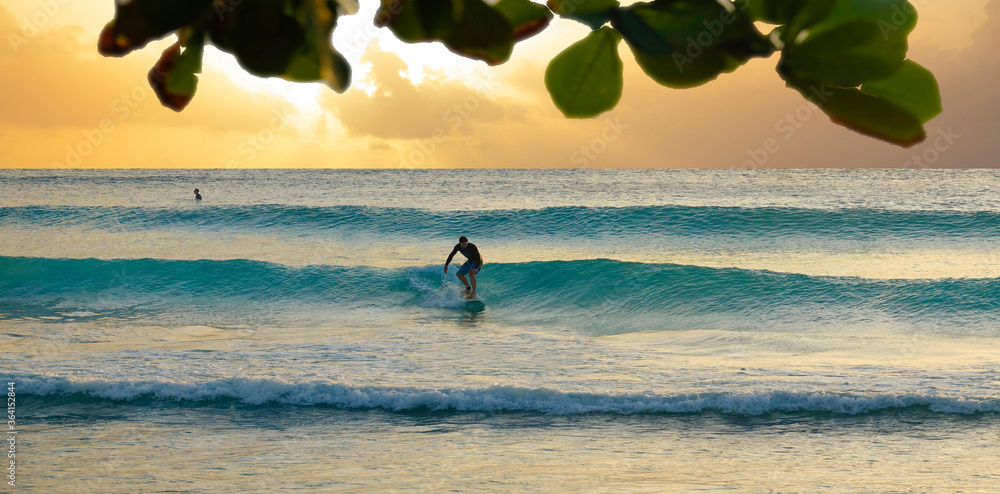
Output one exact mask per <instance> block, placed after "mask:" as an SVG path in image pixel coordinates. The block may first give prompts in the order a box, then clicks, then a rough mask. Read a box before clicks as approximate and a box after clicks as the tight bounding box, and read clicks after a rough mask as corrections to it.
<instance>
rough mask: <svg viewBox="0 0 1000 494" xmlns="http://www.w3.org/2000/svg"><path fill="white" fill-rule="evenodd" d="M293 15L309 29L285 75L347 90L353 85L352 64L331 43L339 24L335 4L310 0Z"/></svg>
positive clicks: (290, 61)
mask: <svg viewBox="0 0 1000 494" xmlns="http://www.w3.org/2000/svg"><path fill="white" fill-rule="evenodd" d="M309 2H312V3H311V4H310V3H309ZM309 7H311V8H309ZM331 7H333V8H331ZM293 14H294V15H296V18H297V19H298V20H299V22H300V23H302V24H304V25H305V27H306V28H307V29H306V31H305V32H306V39H305V42H304V43H303V44H302V46H301V47H300V48H299V50H297V51H296V52H295V53H294V54H293V55H292V58H291V60H289V63H288V66H287V67H286V68H285V71H284V73H283V74H282V77H283V78H284V79H286V80H289V81H294V82H315V81H323V82H324V83H326V85H327V86H329V87H330V88H331V89H333V90H334V91H337V92H338V93H342V92H344V91H346V90H347V88H348V87H350V84H351V66H350V64H349V63H348V62H347V59H345V58H344V57H343V56H342V55H341V54H340V53H338V52H337V50H335V49H334V48H333V45H331V44H330V37H331V35H332V32H333V28H334V27H335V26H336V24H337V10H336V6H331V5H330V3H329V2H327V1H325V0H307V1H306V2H304V3H303V4H302V6H301V7H300V8H299V10H298V12H293Z"/></svg>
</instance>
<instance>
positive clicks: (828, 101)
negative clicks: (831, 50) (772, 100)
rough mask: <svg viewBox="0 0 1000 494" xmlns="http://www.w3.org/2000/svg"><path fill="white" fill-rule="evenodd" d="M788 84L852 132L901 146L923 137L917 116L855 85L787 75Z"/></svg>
mask: <svg viewBox="0 0 1000 494" xmlns="http://www.w3.org/2000/svg"><path fill="white" fill-rule="evenodd" d="M788 85H789V87H792V88H794V89H796V90H798V91H799V92H800V93H801V94H802V95H803V96H805V97H806V98H807V99H810V100H811V101H813V102H814V103H816V104H817V105H819V107H820V109H822V110H823V112H824V113H826V114H827V115H829V117H830V120H832V121H833V122H834V123H836V124H839V125H843V126H845V127H847V128H850V129H852V130H854V131H855V132H859V133H861V134H865V135H868V136H871V137H875V138H878V139H882V140H885V141H888V142H891V143H893V144H896V145H899V146H903V147H910V146H913V145H915V144H918V143H920V142H922V141H923V140H924V139H925V138H926V137H927V133H926V132H925V131H924V128H923V125H922V123H921V122H920V120H919V119H918V118H917V117H915V116H913V115H912V114H911V113H910V112H909V111H907V109H906V108H904V107H902V106H900V105H898V104H896V103H894V102H893V101H891V100H890V99H888V98H881V97H879V96H875V95H872V94H866V93H864V92H862V91H861V90H860V89H856V88H836V87H827V86H825V85H824V84H823V83H822V82H816V81H805V80H795V79H791V80H789V81H788Z"/></svg>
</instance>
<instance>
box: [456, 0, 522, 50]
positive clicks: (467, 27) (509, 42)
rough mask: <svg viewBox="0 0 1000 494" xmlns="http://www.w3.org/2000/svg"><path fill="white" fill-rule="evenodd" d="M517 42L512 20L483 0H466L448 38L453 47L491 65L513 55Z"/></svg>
mask: <svg viewBox="0 0 1000 494" xmlns="http://www.w3.org/2000/svg"><path fill="white" fill-rule="evenodd" d="M514 43H515V41H514V29H513V28H512V27H511V25H510V23H509V22H507V19H505V18H504V16H503V15H502V14H500V12H498V11H497V10H495V9H494V8H493V7H490V6H489V5H487V4H486V3H485V2H483V0H463V2H462V19H461V21H459V23H458V24H457V25H456V26H455V28H454V29H453V30H452V32H451V34H450V35H449V36H448V37H447V38H445V39H444V44H445V46H447V47H448V49H449V50H451V51H453V52H455V53H458V54H459V55H463V56H465V57H468V58H474V59H476V60H482V61H484V62H486V63H488V64H490V65H497V64H500V63H503V62H506V61H507V60H508V59H510V55H511V53H513V51H514Z"/></svg>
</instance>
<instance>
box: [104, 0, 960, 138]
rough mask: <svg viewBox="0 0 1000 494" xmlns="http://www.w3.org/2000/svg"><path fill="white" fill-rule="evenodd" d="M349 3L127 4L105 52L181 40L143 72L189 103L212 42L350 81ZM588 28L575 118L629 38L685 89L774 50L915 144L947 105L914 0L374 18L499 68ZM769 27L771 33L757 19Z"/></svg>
mask: <svg viewBox="0 0 1000 494" xmlns="http://www.w3.org/2000/svg"><path fill="white" fill-rule="evenodd" d="M356 11H357V4H356V3H353V0H131V1H127V2H126V1H122V0H119V1H118V2H117V6H116V12H115V18H114V19H113V20H112V21H111V22H110V23H108V25H107V26H106V27H105V29H104V31H103V32H102V33H101V37H100V41H99V50H100V52H101V53H103V54H105V55H109V56H122V55H125V54H127V53H130V52H132V51H134V50H136V49H140V48H142V47H143V46H145V45H146V44H147V43H149V42H150V41H152V40H154V39H160V38H163V37H165V36H168V35H170V34H176V35H177V42H176V43H175V44H174V45H173V46H171V47H169V48H167V50H165V51H164V52H163V55H162V56H161V58H160V60H159V61H158V62H157V64H156V65H155V66H154V67H153V69H152V70H151V71H150V73H149V81H150V84H151V85H152V87H153V88H154V90H155V91H156V94H157V95H158V96H159V98H160V101H161V102H162V103H163V104H164V105H165V106H167V107H170V108H173V109H175V110H177V111H180V110H182V109H183V108H184V107H185V106H186V105H187V104H188V103H189V102H190V101H191V98H193V96H194V94H195V91H196V90H197V83H198V76H197V74H198V73H200V71H201V60H202V55H203V53H204V45H205V44H206V43H211V44H212V45H214V46H216V47H217V48H218V49H220V50H222V51H225V52H228V53H232V54H233V55H234V56H235V57H236V59H237V60H238V61H239V63H240V65H241V66H242V67H243V68H244V69H245V70H247V71H248V72H250V73H253V74H255V75H259V76H275V77H282V78H284V79H287V80H290V81H297V82H317V81H318V82H323V83H325V84H327V85H328V86H330V87H331V88H333V89H334V90H335V91H338V92H343V91H345V90H346V89H347V87H348V85H349V83H350V79H351V68H350V65H349V64H348V62H347V60H346V59H345V58H344V57H343V56H342V55H341V54H340V53H338V52H337V50H336V49H334V47H333V46H332V44H331V42H330V40H331V33H332V32H333V30H334V29H335V27H336V24H337V19H338V18H339V16H341V15H348V14H352V13H355V12H356ZM556 15H558V16H560V17H562V18H567V19H572V20H574V21H578V22H581V23H583V24H585V25H587V26H589V27H590V28H591V32H590V33H589V34H588V35H587V36H586V37H584V38H583V39H582V40H580V41H578V42H576V43H574V44H572V45H571V46H569V47H568V48H566V49H565V50H563V51H562V52H561V53H560V54H559V55H557V56H556V57H555V58H554V59H553V60H552V61H551V62H550V63H549V66H548V68H547V69H546V72H545V85H546V88H547V89H548V91H549V93H550V95H551V97H552V100H553V102H554V104H555V105H556V107H557V108H559V110H560V111H561V112H562V113H563V114H564V115H565V116H567V117H569V118H589V117H593V116H596V115H599V114H601V113H603V112H605V111H608V110H610V109H612V108H614V107H615V106H616V105H617V104H618V102H619V100H620V99H621V95H622V91H623V86H624V81H623V61H622V58H621V54H620V51H619V46H620V44H621V42H622V41H624V42H625V44H626V45H627V46H628V48H629V51H631V53H632V55H633V57H634V58H635V61H636V62H637V63H638V65H639V67H641V68H642V70H643V71H644V72H645V73H646V75H648V76H649V77H650V78H652V79H653V80H654V81H656V82H657V83H659V84H661V85H663V86H666V87H670V88H678V89H681V88H690V87H695V86H699V85H702V84H705V83H707V82H710V81H712V80H714V79H716V78H717V77H719V76H720V75H721V74H724V73H729V72H732V71H734V70H736V69H738V68H739V67H741V66H742V65H744V64H746V63H747V62H748V61H749V60H750V59H752V58H755V57H769V56H772V55H773V54H774V53H775V52H780V54H781V55H780V57H781V58H780V61H779V63H778V73H779V75H780V76H781V78H782V79H784V81H785V82H786V84H787V85H788V86H789V87H791V88H793V89H795V90H797V91H798V92H799V93H801V94H802V95H803V96H804V97H805V98H807V99H808V100H810V101H812V102H813V103H815V104H817V105H818V106H819V107H820V108H821V109H822V110H823V111H824V112H826V113H827V114H828V115H829V116H830V117H831V119H833V121H835V122H837V123H840V124H842V125H844V126H847V127H849V128H851V129H853V130H855V131H857V132H860V133H863V134H866V135H870V136H873V137H877V138H880V139H884V140H887V141H889V142H892V143H895V144H898V145H902V146H909V145H913V144H915V143H917V142H920V141H922V140H923V139H924V138H925V137H926V133H925V131H924V128H923V124H925V123H926V122H928V121H929V120H930V119H932V118H933V117H935V116H936V115H938V114H939V113H940V112H941V98H940V92H939V89H938V86H937V82H936V80H935V78H934V76H933V74H931V73H930V72H929V71H927V70H926V69H924V68H923V67H921V66H920V65H918V64H917V63H916V62H913V61H912V60H909V59H907V57H906V51H907V47H908V46H907V38H908V36H909V34H910V32H911V31H912V30H913V28H914V27H915V26H916V22H917V13H916V9H915V8H914V7H913V5H912V4H910V3H909V1H907V0H653V1H649V2H641V3H634V4H631V5H628V6H622V5H621V4H620V3H619V2H618V0H549V1H548V3H547V4H546V5H541V4H537V3H534V2H531V1H529V0H499V1H493V2H491V3H487V2H486V1H484V0H380V7H379V9H378V12H377V13H376V17H375V24H376V25H377V26H380V27H385V28H388V29H389V30H390V31H392V33H393V34H394V35H395V36H396V37H398V38H399V39H400V40H402V41H405V42H408V43H419V42H440V43H442V44H443V45H444V46H446V47H447V48H448V49H449V50H451V51H452V52H455V53H457V54H459V55H461V56H464V57H468V58H472V59H476V60H482V61H484V62H486V63H488V64H491V65H495V64H500V63H503V62H505V61H507V60H508V59H509V58H510V56H511V53H512V52H513V49H514V46H515V44H516V43H517V42H519V41H521V40H523V39H525V38H527V37H530V36H532V35H534V34H536V33H538V32H540V31H542V30H544V29H545V28H546V27H547V26H548V25H549V23H550V22H551V20H552V19H553V18H554V17H555V16H556ZM762 24H766V25H770V26H773V30H772V31H771V32H769V33H767V34H765V33H763V32H761V31H760V30H759V29H758V26H760V25H762Z"/></svg>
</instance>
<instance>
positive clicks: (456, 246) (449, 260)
mask: <svg viewBox="0 0 1000 494" xmlns="http://www.w3.org/2000/svg"><path fill="white" fill-rule="evenodd" d="M459 248H461V246H460V245H458V244H455V248H454V249H451V254H448V260H447V261H445V262H444V272H445V273H447V272H448V265H449V264H451V260H452V259H453V258H454V257H455V254H456V253H457V252H458V249H459Z"/></svg>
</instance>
